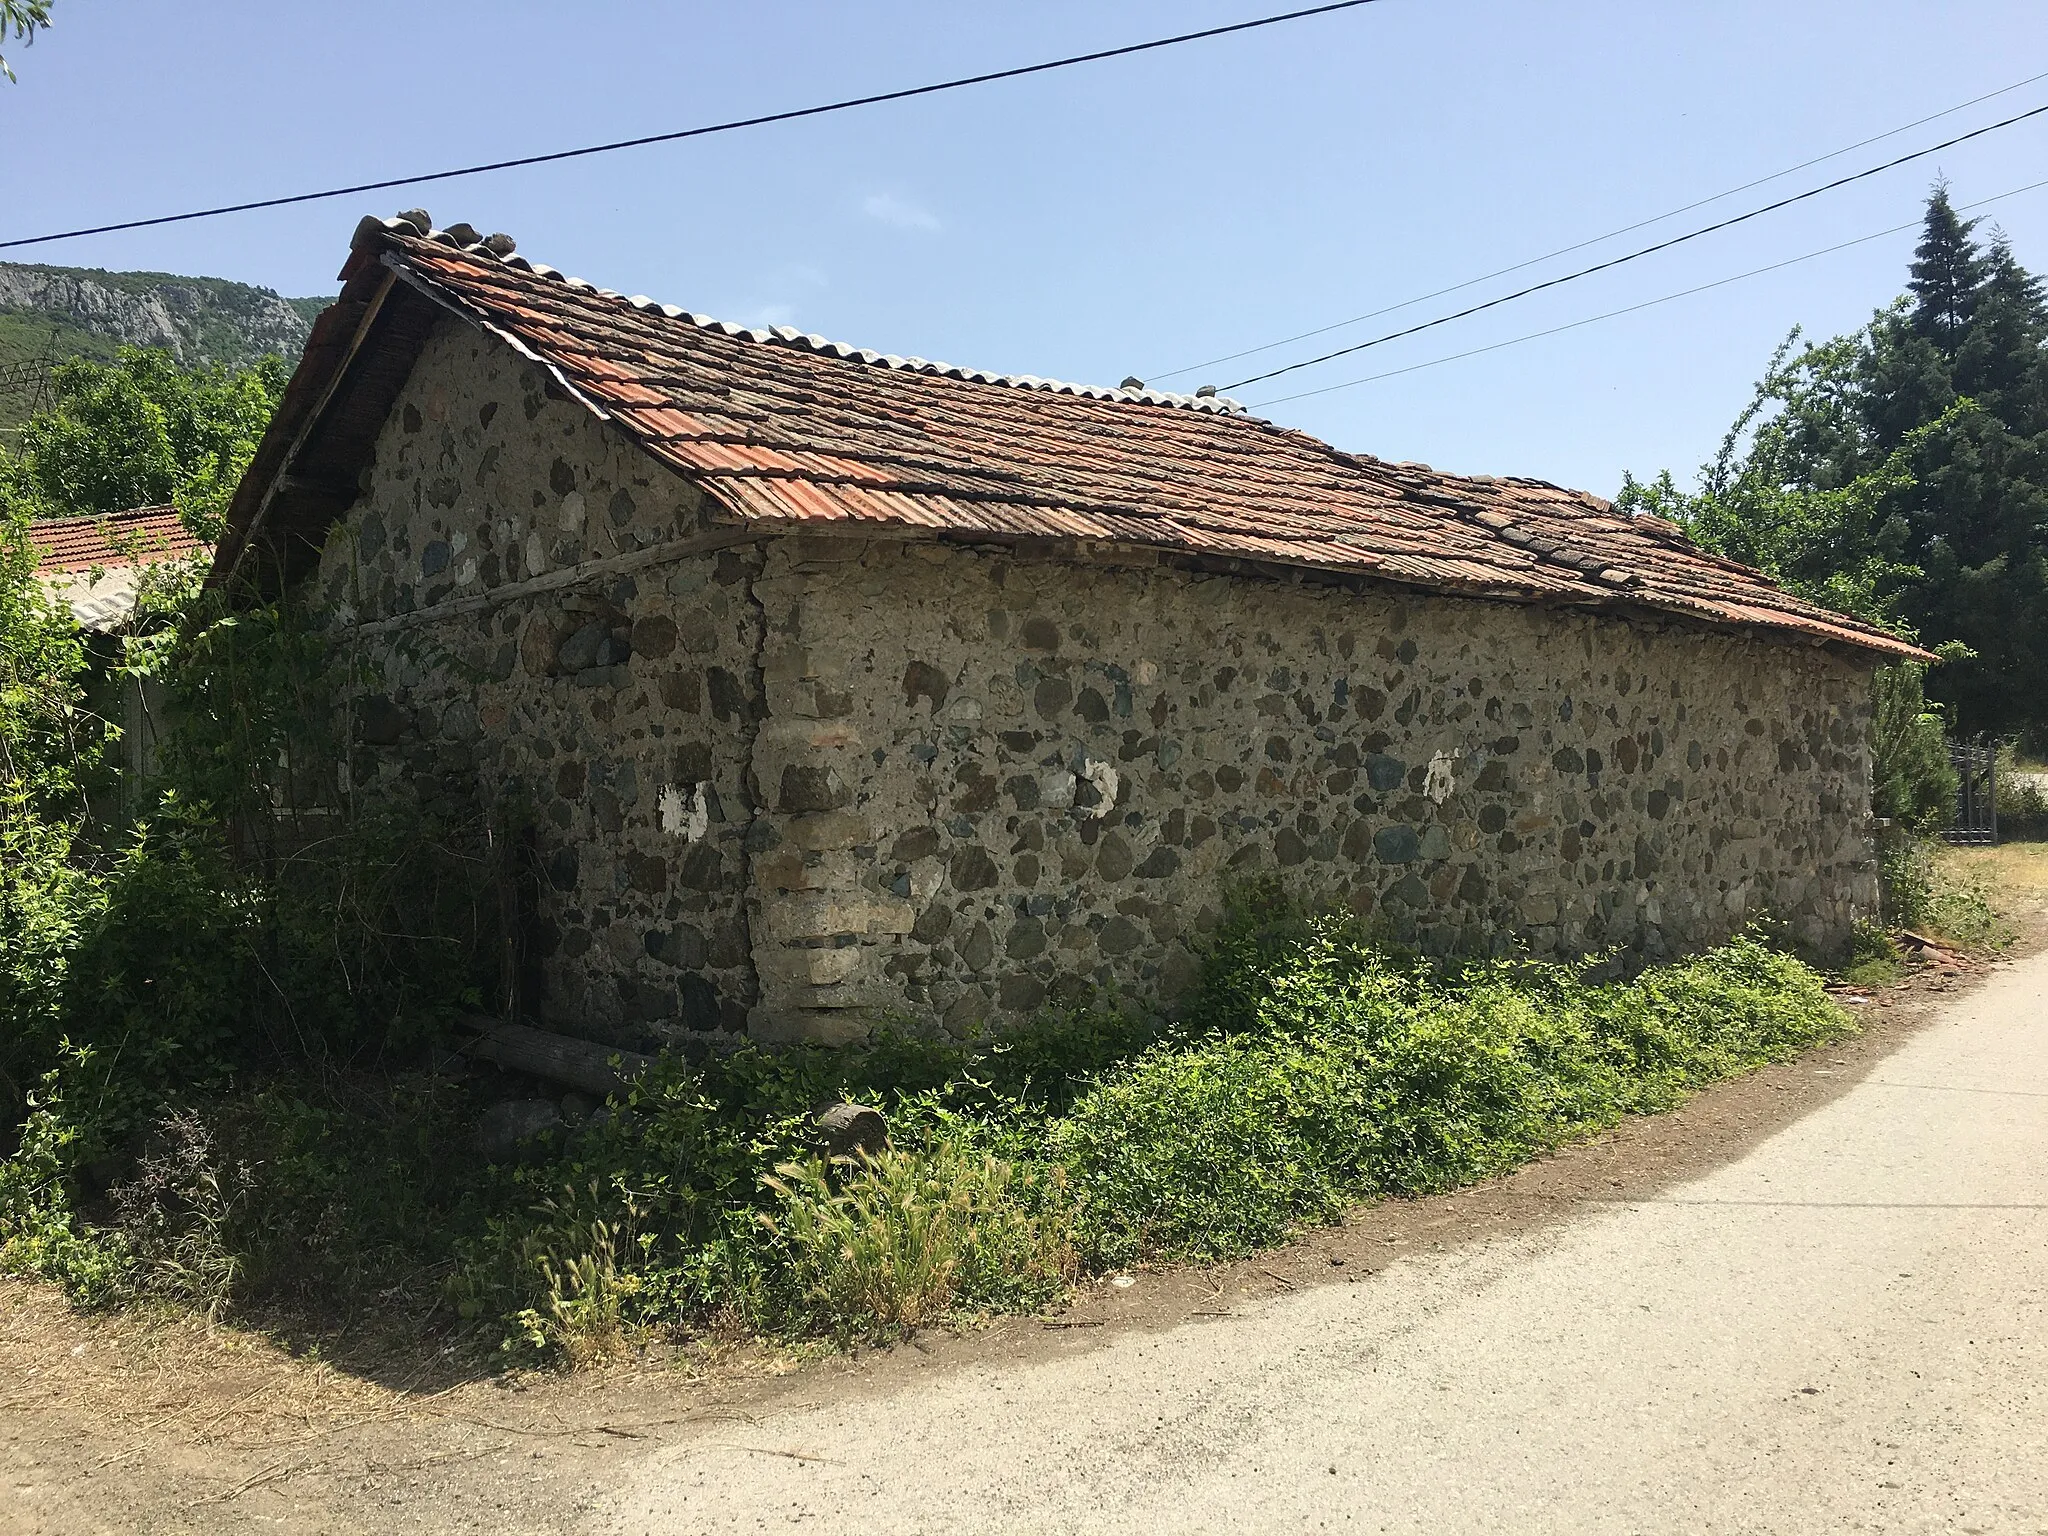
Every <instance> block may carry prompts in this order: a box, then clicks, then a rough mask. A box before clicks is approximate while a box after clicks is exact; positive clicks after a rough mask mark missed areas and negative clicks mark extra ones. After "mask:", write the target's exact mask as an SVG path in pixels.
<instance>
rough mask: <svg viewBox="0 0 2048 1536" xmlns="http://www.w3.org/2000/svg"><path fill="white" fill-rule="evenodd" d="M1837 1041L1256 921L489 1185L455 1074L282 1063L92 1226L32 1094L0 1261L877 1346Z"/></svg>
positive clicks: (614, 1346)
mask: <svg viewBox="0 0 2048 1536" xmlns="http://www.w3.org/2000/svg"><path fill="white" fill-rule="evenodd" d="M1849 1027H1850V1026H1849V1024H1848V1022H1847V1020H1846V1018H1845V1016H1844V1015H1843V1014H1842V1013H1841V1012H1840V1010H1838V1009H1836V1008H1835V1007H1834V1006H1833V1004H1832V1003H1831V1002H1830V1001H1829V1000H1828V998H1827V997H1826V995H1825V993H1824V992H1823V990H1822V987H1821V981H1820V978H1819V977H1818V976H1817V975H1816V974H1815V973H1814V972H1812V971H1811V970H1809V969H1808V968H1806V967H1805V966H1804V965H1802V964H1801V963H1800V962H1799V961H1797V960H1795V959H1792V958H1790V957H1789V956H1786V955H1783V954H1780V953H1778V952H1776V951H1773V950H1772V949H1770V948H1768V947H1767V946H1765V945H1764V944H1763V943H1762V942H1760V941H1759V940H1757V939H1755V938H1749V937H1745V938H1742V939H1738V940H1737V941H1735V942H1733V943H1731V944H1729V945H1727V946H1725V947H1724V948H1722V949H1720V950H1717V951H1715V952H1713V953H1711V954H1709V955H1705V956H1701V957H1699V958H1696V959H1692V960H1687V961H1681V962H1678V963H1676V964H1671V965H1664V966H1659V967H1655V968H1652V969H1650V970H1647V971H1644V972H1643V973H1641V974H1640V975H1638V976H1636V977H1635V978H1633V979H1630V980H1596V979H1594V969H1593V968H1592V967H1591V966H1588V965H1559V964H1548V963H1537V962H1533V961H1526V960H1524V961H1503V962H1491V963H1485V964H1474V965H1469V966H1464V967H1455V968H1449V969H1446V968H1442V967H1432V966H1431V965H1429V964H1426V963H1424V962H1422V961H1420V960H1418V959H1416V958H1414V957H1412V956H1404V955H1400V954H1395V953H1391V952H1389V951H1387V950H1385V949H1384V948H1381V947H1379V946H1377V945H1376V944H1375V943H1373V942H1372V941H1371V940H1370V938H1369V937H1368V936H1367V935H1366V934H1365V933H1364V932H1363V931H1362V930H1361V929H1360V928H1359V927H1358V926H1357V925H1356V924H1355V923H1354V922H1352V921H1350V920H1348V919H1345V918H1341V917H1335V916H1325V915H1315V914H1304V913H1300V912H1297V911H1293V910H1291V909H1288V908H1286V907H1285V906H1284V905H1282V904H1277V903H1274V902H1272V901H1270V900H1267V901H1263V902H1258V903H1254V904H1251V905H1248V906H1247V907H1246V908H1245V910H1243V911H1242V912H1240V914H1239V915H1238V917H1237V918H1235V919H1234V920H1233V921H1232V922H1231V923H1230V924H1228V925H1227V926H1226V927H1225V928H1224V929H1223V930H1222V931H1221V932H1220V933H1219V934H1217V935H1216V936H1215V941H1214V943H1213V945H1212V946H1211V950H1210V954H1209V957H1208V965H1207V969H1206V971H1205V973H1204V980H1203V983H1202V985H1201V988H1200V989H1199V992H1198V995H1197V997H1196V999H1195V1001H1194V1004H1193V1005H1192V1006H1191V1007H1190V1009H1189V1010H1188V1012H1187V1015H1186V1018H1185V1019H1184V1021H1183V1022H1181V1023H1180V1024H1177V1025H1172V1026H1164V1027H1160V1026H1154V1025H1152V1024H1149V1023H1145V1022H1143V1021H1138V1020H1134V1019H1131V1018H1127V1017H1123V1016H1119V1015H1109V1014H1100V1013H1077V1014H1071V1015H1065V1016H1055V1017H1048V1018H1046V1019H1043V1020H1041V1021H1039V1022H1038V1023H1037V1024H1035V1025H1034V1026H1032V1027H1031V1028H1029V1029H1026V1030H1023V1031H1020V1032H1017V1033H1015V1034H1011V1035H1008V1036H1006V1037H1003V1038H1000V1039H985V1040H977V1041H968V1042H954V1041H931V1040H923V1039H914V1038H910V1037H907V1036H901V1035H885V1036H882V1037H879V1038H877V1039H876V1040H875V1041H874V1042H872V1043H871V1044H869V1045H867V1046H864V1047H860V1048H856V1049H851V1050H836V1051H835V1050H824V1049H811V1048H799V1049H794V1050H788V1051H781V1052H769V1051H761V1050H753V1049H745V1050H741V1051H740V1052H738V1053H736V1054H734V1055H732V1056H728V1057H722V1058H715V1059H713V1060H710V1061H706V1062H704V1063H701V1064H697V1065H690V1064H687V1063H685V1062H683V1061H681V1060H676V1059H664V1060H662V1061H661V1062H660V1063H659V1064H658V1066H657V1067H656V1069H655V1070H654V1071H653V1072H651V1073H649V1074H647V1075H645V1076H644V1077H642V1078H641V1079H640V1080H639V1081H638V1082H637V1083H636V1084H635V1085H634V1087H633V1088H632V1090H631V1091H630V1092H629V1093H627V1094H626V1095H624V1096H623V1097H622V1098H620V1099H618V1100H615V1101H614V1102H613V1103H612V1104H611V1105H609V1106H607V1107H606V1108H605V1109H604V1110H601V1111H600V1112H599V1113H597V1114H596V1115H593V1116H591V1117H590V1118H589V1119H588V1120H587V1121H585V1122H584V1123H583V1124H581V1125H565V1126H563V1127H561V1128H559V1129H558V1130H555V1131H551V1132H549V1133H547V1135H546V1137H545V1138H544V1139H543V1140H542V1142H541V1143H539V1144H538V1145H536V1146H535V1147H534V1148H533V1149H532V1155H531V1156H530V1157H529V1158H527V1159H525V1160H523V1161H520V1162H518V1163H517V1164H515V1165H510V1166H493V1165H490V1164H488V1163H486V1162H485V1161H484V1160H483V1159H482V1157H481V1155H480V1154H479V1153H478V1152H476V1151H475V1150H473V1147H474V1143H473V1140H472V1139H471V1137H470V1135H469V1127H471V1126H472V1125H473V1124H474V1122H475V1119H476V1117H477V1115H478V1114H479V1112H480V1110H481V1108H482V1100H480V1099H479V1098H477V1097H476V1095H475V1094H473V1093H472V1092H471V1090H470V1089H469V1088H467V1087H466V1086H465V1085H464V1084H463V1083H461V1082H451V1081H450V1080H448V1079H446V1078H440V1077H435V1076H433V1075H431V1074H414V1075H411V1076H403V1075H401V1076H400V1077H397V1078H393V1079H389V1080H385V1081H383V1082H382V1083H381V1085H378V1084H377V1080H373V1079H362V1080H360V1081H357V1080H353V1079H337V1078H333V1077H329V1078H327V1079H325V1080H323V1082H322V1084H321V1085H320V1086H318V1087H316V1086H315V1085H314V1084H312V1083H310V1082H309V1081H308V1080H307V1079H306V1078H305V1076H304V1075H303V1074H301V1075H299V1076H297V1077H281V1078H274V1079H272V1080H270V1081H267V1082H264V1083H260V1084H255V1085H252V1086H248V1087H241V1088H236V1089H233V1090H232V1091H220V1090H217V1089H216V1090H210V1091H208V1092H205V1093H198V1094H194V1095H193V1096H192V1104H191V1106H190V1107H189V1109H186V1110H181V1111H179V1118H175V1119H173V1120H169V1121H165V1122H163V1124H164V1125H165V1126H168V1127H171V1128H172V1129H170V1130H167V1131H165V1132H164V1133H163V1134H162V1135H160V1136H159V1137H158V1141H157V1143H156V1144H155V1145H154V1149H153V1150H151V1151H149V1152H147V1153H146V1155H145V1156H144V1158H143V1160H142V1165H141V1171H140V1173H139V1174H134V1175H131V1176H130V1177H129V1178H128V1179H127V1180H126V1181H125V1182H124V1183H122V1184H121V1185H120V1186H119V1187H118V1188H117V1191H116V1193H115V1195H114V1196H113V1197H112V1198H111V1199H103V1200H101V1201H100V1203H99V1205H98V1206H97V1207H94V1206H93V1205H92V1202H91V1201H90V1200H85V1201H83V1202H82V1201H81V1198H80V1197H81V1192H82V1191H83V1189H84V1188H85V1186H86V1183H87V1182H88V1181H86V1180H85V1179H83V1178H82V1177H81V1175H82V1172H83V1170H82V1166H81V1163H80V1160H79V1158H78V1156H77V1153H78V1149H79V1148H80V1147H81V1146H83V1145H85V1144H86V1142H87V1141H89V1140H90V1138H89V1137H85V1136H84V1135H83V1133H81V1132H80V1131H79V1130H78V1129H77V1127H76V1126H75V1125H74V1124H73V1121H72V1119H71V1118H68V1117H67V1114H66V1112H65V1111H64V1109H63V1105H62V1103H61V1102H58V1103H53V1105H52V1106H51V1107H50V1108H49V1109H48V1110H47V1111H43V1112H41V1113H42V1114H43V1118H42V1119H41V1120H39V1121H36V1122H34V1123H33V1124H32V1125H31V1127H30V1133H29V1134H28V1135H27V1136H26V1137H25V1139H24V1142H23V1148H22V1152H21V1154H20V1155H19V1156H17V1157H16V1158H14V1159H13V1160H11V1161H10V1162H8V1163H6V1164H5V1165H0V1234H4V1237H0V1242H4V1243H5V1247H4V1249H0V1263H4V1264H5V1265H6V1266H7V1267H8V1268H10V1269H14V1270H17V1271H26V1272H32V1273H40V1274H44V1275H48V1276H51V1277H52V1278H57V1279H61V1280H63V1281H65V1283H66V1284H67V1285H68V1286H70V1287H71V1289H72V1290H73V1292H74V1294H75V1295H77V1296H78V1297H79V1298H80V1299H81V1300H82V1301H85V1300H92V1299H95V1298H97V1299H102V1300H105V1299H120V1298H122V1297H124V1296H131V1295H138V1294H177V1295H179V1296H181V1297H182V1298H183V1299H184V1300H185V1302H186V1303H187V1304H189V1305H194V1306H199V1307H202V1308H205V1309H208V1310H211V1311H218V1310H220V1309H222V1308H225V1307H227V1306H231V1305H239V1304H242V1303H244V1302H254V1301H258V1300H264V1301H267V1302H269V1303H271V1304H293V1305H298V1306H300V1307H309V1308H313V1309H316V1310H317V1309H319V1308H321V1307H326V1308H330V1309H332V1308H335V1307H339V1306H351V1307H352V1306H354V1305H357V1304H358V1303H359V1298H361V1297H363V1296H365V1295H377V1296H380V1297H389V1298H396V1299H397V1300H399V1301H401V1302H404V1303H406V1304H407V1305H408V1306H410V1307H411V1308H412V1309H413V1310H414V1311H415V1312H422V1311H427V1310H433V1309H436V1308H438V1310H439V1311H440V1312H442V1313H443V1314H444V1315H446V1316H448V1317H449V1318H450V1319H451V1320H455V1319H459V1320H461V1321H462V1322H464V1323H466V1324H467V1325H468V1326H470V1327H471V1328H472V1329H474V1330H475V1331H476V1334H477V1336H478V1337H479V1339H480V1340H482V1341H485V1342H495V1341H499V1340H502V1341H503V1348H504V1349H506V1350H508V1351H510V1352H511V1354H513V1355H514V1356H517V1357H520V1358H554V1359H560V1360H564V1361H568V1362H582V1361H589V1360H595V1359H601V1358H604V1357H606V1356H608V1355H612V1354H615V1353H617V1352H618V1351H619V1350H620V1349H622V1348H624V1347H626V1346H627V1345H628V1344H629V1343H630V1342H631V1341H632V1340H633V1339H634V1338H635V1337H636V1336H638V1335H640V1334H642V1333H644V1332H645V1331H646V1330H649V1329H659V1330H666V1331H670V1332H678V1331H680V1332H706V1331H710V1332H718V1331H725V1332H732V1333H744V1334H749V1335H759V1334H768V1335H773V1336H778V1337H782V1338H786V1339H792V1340H794V1339H801V1338H831V1339H836V1340H839V1341H842V1342H852V1341H868V1340H885V1339H889V1338H893V1337H898V1336H901V1335H902V1334H904V1333H906V1332H909V1331H912V1330H914V1329H917V1328H920V1327H926V1326H931V1325H933V1324H936V1323H940V1322H945V1321H949V1320H958V1319H962V1318H971V1317H974V1316H978V1315H986V1314H990V1313H998V1312H1017V1311H1029V1310H1034V1309H1039V1308H1044V1307H1047V1306H1051V1305H1056V1304H1057V1303H1058V1301H1059V1300H1060V1298H1061V1297H1062V1296H1063V1295H1064V1294H1065V1293H1066V1291H1067V1290H1068V1288H1069V1287H1070V1286H1071V1285H1072V1284H1073V1283H1074V1281H1075V1280H1076V1279H1077V1278H1078V1277H1079V1276H1080V1275H1082V1274H1084V1273H1086V1272H1089V1271H1100V1270H1103V1269H1108V1268H1116V1267H1123V1266H1126V1265H1129V1264H1132V1263H1136V1262H1141V1261H1146V1260H1185V1259H1209V1258H1216V1257H1222V1256H1226V1255H1235V1254H1242V1253H1247V1252H1250V1251H1252V1250H1255V1249H1257V1248H1260V1247H1263V1246H1266V1245H1269V1244H1272V1243H1275V1242H1279V1241H1282V1240H1284V1239H1285V1238H1286V1237H1287V1236H1288V1235H1289V1234H1290V1233H1292V1232H1294V1231H1297V1230H1299V1229H1300V1228H1302V1227H1303V1226H1305V1225H1309V1224H1313V1223H1318V1222H1324V1221H1328V1220H1331V1219H1333V1218H1334V1217H1335V1216H1337V1215H1338V1214H1339V1213H1340V1212H1341V1211H1342V1210H1343V1209H1344V1207H1345V1206H1347V1205H1349V1204H1351V1203H1353V1202H1356V1201H1360V1200H1367V1199H1373V1198H1378V1197H1383V1196H1402V1195H1412V1194H1420V1193H1423V1192H1426V1191H1431V1190H1439V1189H1444V1188H1448V1187H1452V1186H1455V1185H1458V1184H1462V1183H1466V1182H1469V1181H1471V1180H1474V1179H1479V1178H1484V1177H1487V1176H1490V1175H1492V1174H1495V1173H1499V1172H1501V1171H1504V1170H1506V1169H1508V1168H1511V1167H1513V1166H1515V1165H1516V1164H1518V1163H1520V1162H1522V1161H1524V1160H1526V1159H1527V1158H1529V1157H1531V1156H1533V1155H1535V1154H1536V1153H1538V1152H1540V1151H1542V1150H1544V1149H1546V1148H1549V1147H1553V1146H1556V1145H1558V1144H1560V1143H1561V1142H1564V1141H1568V1140H1570V1139H1572V1138H1574V1137H1579V1136H1583V1135H1585V1134H1588V1133H1589V1132H1591V1131H1594V1130H1597V1129H1599V1128H1601V1127H1603V1126H1607V1125H1611V1124H1613V1123H1614V1122H1615V1121H1616V1120H1618V1119H1619V1118H1620V1117H1621V1116H1623V1115H1626V1114H1635V1113H1651V1112H1655V1111H1658V1110H1662V1109H1666V1108H1669V1107H1670V1106H1672V1105H1673V1104H1675V1103H1677V1102H1678V1101H1679V1100H1680V1099H1681V1098H1683V1097H1684V1095H1685V1094H1686V1093H1687V1092H1689V1091H1690V1090H1691V1089H1693V1088H1695V1087H1697V1086H1699V1085H1700V1084H1702V1083H1706V1082H1710V1081H1713V1080H1715V1079H1717V1078H1722V1077H1726V1076H1729V1075H1731V1074H1734V1073H1738V1072H1742V1071H1746V1070H1748V1069H1750V1068H1752V1067H1754V1066H1757V1065H1759V1064H1761V1063H1763V1062H1767V1061H1772V1060H1777V1059H1781V1058H1782V1057H1784V1056H1787V1055H1790V1054H1792V1053H1793V1052H1796V1051H1798V1050H1801V1049H1803V1048H1805V1047H1806V1046H1809V1045H1811V1044H1814V1043H1815V1042H1817V1041H1820V1040H1824V1039H1827V1038H1830V1037H1831V1036H1833V1035H1835V1034H1836V1033H1838V1032H1840V1031H1843V1030H1845V1029H1847V1028H1849ZM832 1099H852V1100H857V1101H859V1102H864V1103H869V1104H874V1105H877V1106H879V1107H881V1108H882V1109H883V1111H884V1113H885V1114H886V1116H887V1119H888V1123H889V1127H890V1144H889V1145H888V1146H887V1147H886V1148H884V1149H882V1150H880V1151H878V1152H875V1153H873V1154H863V1155H859V1156H855V1157H852V1158H843V1157H838V1158H835V1157H831V1156H828V1155H827V1154H826V1151H825V1149H824V1148H822V1147H821V1146H819V1145H818V1144H817V1142H816V1139H815V1133H814V1131H813V1129H812V1126H813V1121H812V1111H813V1109H814V1108H815V1106H816V1105H818V1104H819V1103H821V1102H825V1101H828V1100H832ZM152 1158H153V1159H154V1161H153V1162H152V1161H151V1159H152Z"/></svg>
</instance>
